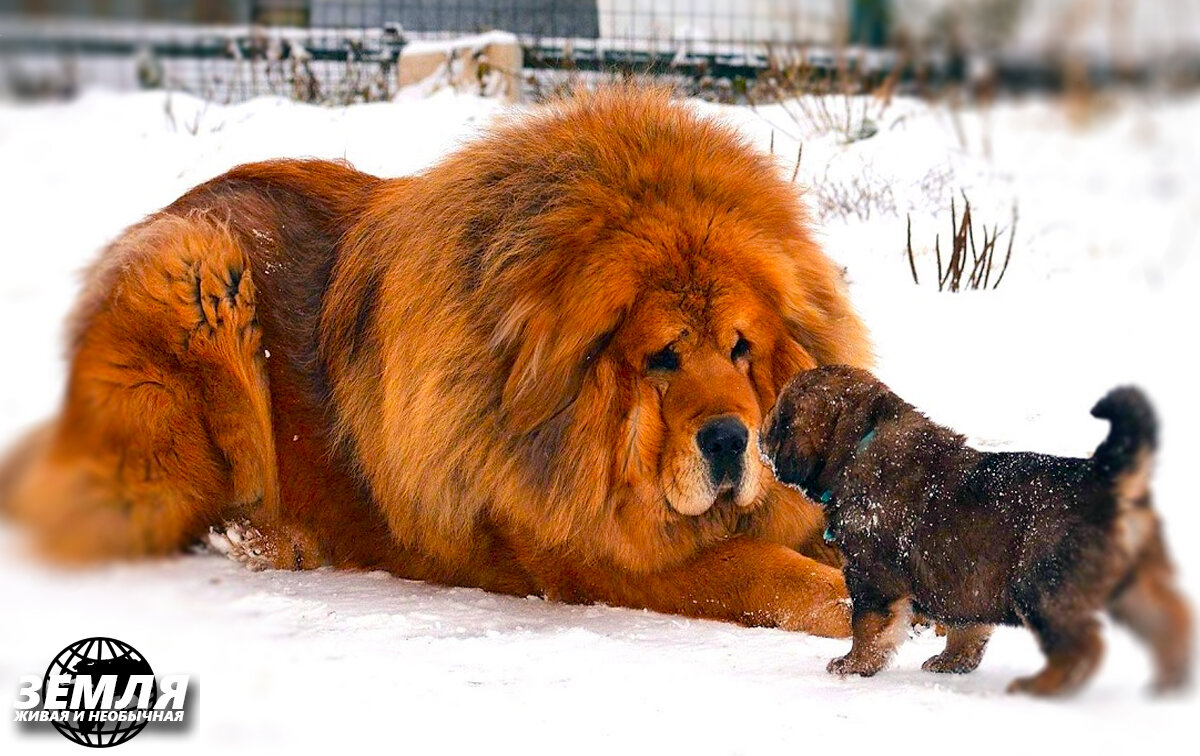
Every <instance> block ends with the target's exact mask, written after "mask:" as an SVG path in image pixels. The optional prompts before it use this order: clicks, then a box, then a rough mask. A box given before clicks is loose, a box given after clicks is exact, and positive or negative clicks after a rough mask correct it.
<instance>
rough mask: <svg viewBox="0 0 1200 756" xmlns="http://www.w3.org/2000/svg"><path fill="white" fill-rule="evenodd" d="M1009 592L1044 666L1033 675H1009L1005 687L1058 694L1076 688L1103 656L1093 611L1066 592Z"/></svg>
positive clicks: (1026, 588)
mask: <svg viewBox="0 0 1200 756" xmlns="http://www.w3.org/2000/svg"><path fill="white" fill-rule="evenodd" d="M1013 593H1014V599H1015V603H1016V609H1017V614H1018V616H1020V618H1021V620H1022V621H1023V622H1024V623H1025V626H1026V627H1028V628H1029V629H1030V630H1031V631H1032V632H1033V633H1034V635H1036V636H1037V639H1038V644H1039V645H1040V646H1041V649H1042V653H1044V654H1045V655H1046V666H1045V667H1044V668H1042V670H1041V671H1040V672H1038V673H1037V674H1036V675H1032V676H1030V677H1022V678H1018V679H1016V680H1013V681H1012V683H1010V684H1009V686H1008V692H1009V693H1029V694H1032V695H1035V696H1062V695H1067V694H1070V693H1073V692H1075V691H1077V690H1079V688H1081V687H1082V686H1083V684H1084V683H1086V682H1087V681H1088V680H1089V679H1090V678H1091V676H1092V675H1093V674H1094V673H1095V671H1096V668H1097V667H1099V666H1100V659H1101V658H1102V657H1103V656H1104V642H1103V640H1101V638H1100V623H1099V622H1098V621H1097V620H1096V617H1095V610H1094V609H1093V608H1092V607H1091V606H1090V605H1088V603H1087V602H1086V601H1085V600H1083V599H1084V597H1082V596H1078V595H1074V594H1072V593H1071V592H1070V591H1066V592H1056V591H1053V590H1044V589H1042V588H1040V587H1038V586H1017V587H1016V589H1015V590H1014V592H1013Z"/></svg>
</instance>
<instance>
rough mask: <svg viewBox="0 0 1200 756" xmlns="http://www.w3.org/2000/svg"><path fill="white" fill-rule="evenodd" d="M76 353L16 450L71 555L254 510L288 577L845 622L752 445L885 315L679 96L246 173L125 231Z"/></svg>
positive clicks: (43, 511)
mask: <svg viewBox="0 0 1200 756" xmlns="http://www.w3.org/2000/svg"><path fill="white" fill-rule="evenodd" d="M70 359H71V366H70V379H69V383H68V386H67V391H66V398H65V402H64V406H63V410H62V414H61V415H60V416H59V417H58V418H57V419H56V420H55V421H53V422H52V423H50V424H49V425H48V426H47V427H46V428H45V429H43V431H42V432H41V433H40V434H39V435H38V436H36V442H37V443H36V448H26V449H25V450H23V451H22V453H21V455H20V456H19V457H15V458H14V461H13V462H12V463H11V464H10V465H9V466H8V467H7V468H6V469H7V470H8V472H7V473H6V474H5V477H6V479H7V480H8V481H9V483H8V484H7V485H8V490H9V494H8V495H7V496H5V499H6V502H5V505H6V507H7V508H8V509H10V510H12V511H13V512H14V513H15V514H16V516H17V517H18V518H20V519H21V520H23V521H24V522H26V523H27V524H28V525H29V526H30V527H31V529H32V530H33V532H34V533H35V534H36V535H37V536H38V539H39V542H40V543H41V545H42V546H43V548H44V549H45V550H46V551H48V552H50V553H51V554H54V555H56V556H58V557H60V558H65V559H70V560H89V559H96V558H104V557H123V556H137V555H146V554H161V553H164V552H169V551H173V550H177V549H179V548H181V547H183V546H185V545H186V544H188V543H190V542H192V541H194V540H196V539H197V538H200V537H202V536H203V535H204V534H205V533H206V532H207V530H208V529H209V528H210V526H214V525H217V526H221V525H223V524H224V523H227V522H233V523H235V525H236V528H237V529H238V532H241V533H252V534H253V539H252V540H253V542H254V543H255V544H256V545H255V547H254V556H256V557H258V558H259V562H260V563H264V564H268V565H271V566H276V567H310V566H315V565H320V564H332V565H337V566H342V567H364V568H385V569H388V570H391V571H392V572H394V573H395V574H397V575H401V576H404V577H408V578H416V579H424V580H432V581H437V582H441V583H446V584H453V585H468V586H479V587H482V588H485V589H488V590H493V591H501V592H505V593H513V594H528V593H540V594H544V595H546V596H550V597H554V598H559V599H562V600H566V601H578V602H591V601H601V602H606V603H611V604H619V605H625V606H633V607H647V608H651V609H657V610H661V611H667V612H676V613H681V614H687V615H692V616H699V617H711V618H717V619H724V620H731V621H736V622H742V623H747V624H763V625H778V626H782V627H787V628H792V629H797V630H805V631H808V632H812V633H818V634H822V635H835V636H844V635H846V634H848V632H849V615H848V610H847V608H846V606H845V602H844V601H843V599H844V597H845V587H844V584H843V581H842V577H841V574H840V572H839V571H838V570H837V569H836V568H835V567H833V566H830V565H831V564H835V563H836V561H837V555H836V552H835V551H833V550H832V549H829V548H828V547H827V546H825V545H824V543H823V542H822V539H821V537H820V535H821V532H822V530H823V528H824V522H823V518H822V516H821V512H820V510H819V508H817V507H815V506H813V505H812V504H811V503H810V502H807V501H806V500H805V499H803V498H802V497H801V496H799V495H797V494H795V493H794V492H791V491H789V490H788V489H787V488H785V487H783V486H781V485H779V484H778V483H777V482H775V481H774V480H773V479H772V478H771V475H770V472H769V471H768V470H767V469H766V468H765V467H764V466H763V465H762V464H761V463H760V461H759V455H758V452H757V449H756V446H755V445H756V439H757V430H758V426H759V424H760V421H761V419H762V416H763V414H764V413H765V411H766V410H767V408H769V407H770V406H771V405H772V404H773V403H774V401H775V396H776V393H777V391H778V390H779V388H780V387H781V386H782V385H783V383H784V381H786V380H787V379H788V378H789V377H791V376H792V375H793V374H794V373H795V372H797V371H798V370H800V369H803V368H811V367H814V366H816V365H819V364H825V363H853V364H859V365H865V364H866V363H867V362H868V360H869V356H868V347H867V340H866V336H865V333H864V330H863V328H862V326H861V324H860V322H859V321H858V319H857V318H856V317H855V315H854V313H853V312H852V310H851V308H850V306H849V305H848V303H847V301H846V299H845V296H844V294H843V290H842V285H841V281H840V278H839V274H838V271H837V270H836V269H835V268H834V266H832V265H831V264H830V262H829V261H828V260H827V259H826V258H825V257H824V255H823V254H822V253H821V251H820V249H819V248H818V247H817V245H816V244H815V243H814V242H813V240H812V238H811V237H810V235H809V231H808V229H807V227H806V221H805V218H804V216H803V211H802V205H801V203H800V202H798V200H797V197H796V196H795V193H794V192H793V191H792V188H791V187H790V185H789V184H788V183H787V182H786V181H784V180H783V179H782V178H781V177H780V175H779V171H778V169H777V166H775V165H774V164H773V163H772V162H771V160H770V159H769V158H768V157H766V156H764V155H762V154H759V153H757V152H755V151H753V150H751V149H750V148H749V147H748V146H747V145H746V144H745V143H744V142H743V141H742V139H741V138H740V137H739V136H738V135H737V134H736V132H734V131H733V130H732V129H730V128H727V127H725V126H722V125H719V124H717V123H714V122H712V121H710V120H705V119H702V118H700V117H698V116H697V115H696V114H695V113H693V112H692V111H691V110H690V109H689V108H687V107H685V106H681V105H677V104H672V103H671V102H670V101H669V100H668V98H667V96H666V95H665V94H663V93H661V92H654V91H642V90H638V89H636V88H632V87H621V88H614V89H608V90H605V91H602V92H599V93H593V94H580V95H578V96H576V97H574V98H572V99H568V100H565V101H562V102H558V103H554V104H551V105H549V106H545V107H541V108H538V109H535V110H533V111H531V112H528V113H526V114H523V115H518V116H515V117H513V118H511V119H509V120H508V121H506V122H503V123H501V124H499V125H498V126H496V127H495V128H493V129H492V130H491V132H490V133H489V134H487V135H485V136H483V137H481V138H479V139H478V140H477V141H475V142H474V143H472V144H469V145H467V146H465V147H464V148H462V149H461V150H459V151H458V152H456V153H454V154H452V155H450V156H448V157H447V158H445V159H444V160H442V161H441V162H440V163H438V164H436V165H434V166H433V167H432V168H430V169H428V170H427V171H425V172H424V173H422V174H420V175H417V176H414V177H410V178H403V179H392V180H384V179H379V178H375V177H373V176H368V175H366V174H363V173H360V172H358V171H355V170H353V169H352V168H350V167H348V166H346V165H344V164H339V163H333V162H321V161H276V162H268V163H259V164H253V165H246V166H242V167H239V168H236V169H234V170H233V171H231V172H229V173H227V174H225V175H224V176H221V177H219V178H217V179H214V180H213V181H210V182H209V183H207V184H204V185H202V186H200V187H197V188H196V189H194V190H192V191H191V192H189V193H188V194H187V195H185V196H184V197H183V198H181V199H180V200H178V201H177V202H176V203H174V204H173V205H171V206H170V207H168V208H166V209H165V210H163V211H161V212H159V213H157V214H155V215H153V216H151V217H150V218H148V219H147V220H145V221H144V222H142V223H140V224H138V225H137V226H135V227H133V228H131V229H129V230H128V231H127V232H126V233H125V234H124V235H123V236H122V237H121V238H120V239H119V240H118V241H117V242H115V243H114V244H113V245H112V247H111V248H110V249H108V250H107V251H106V252H105V253H104V255H103V256H102V257H101V259H100V260H99V262H97V263H96V265H95V266H94V268H93V269H92V271H91V272H90V274H89V276H88V280H87V283H86V286H85V289H84V292H83V294H82V296H81V298H80V303H79V305H78V308H77V312H76V315H75V316H74V318H73V320H72V328H71V351H70ZM714 429H715V431H719V433H716V435H713V432H714ZM705 433H707V435H702V434H705ZM698 439H699V440H698ZM701 440H703V441H704V448H703V449H701V448H700V444H701ZM239 542H241V543H245V542H246V541H245V539H241V538H240V539H239ZM801 552H803V553H801ZM804 554H807V555H808V556H805V555H804ZM814 556H815V557H818V558H819V559H820V560H821V561H818V560H815V559H813V558H811V557H814Z"/></svg>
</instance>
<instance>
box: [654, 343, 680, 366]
mask: <svg viewBox="0 0 1200 756" xmlns="http://www.w3.org/2000/svg"><path fill="white" fill-rule="evenodd" d="M678 369H679V355H678V354H676V353H675V348H674V347H670V346H668V347H664V348H662V349H660V350H658V351H657V352H655V353H654V354H652V355H650V356H649V357H647V358H646V370H649V371H656V370H657V371H664V372H673V371H675V370H678Z"/></svg>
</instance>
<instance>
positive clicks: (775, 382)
mask: <svg viewBox="0 0 1200 756" xmlns="http://www.w3.org/2000/svg"><path fill="white" fill-rule="evenodd" d="M817 364H818V363H817V361H816V360H815V359H813V356H812V355H811V354H809V353H808V352H807V351H806V350H805V349H804V347H802V346H801V345H800V344H799V342H797V341H796V340H795V339H793V338H792V337H791V336H790V335H788V336H785V337H783V338H781V339H779V342H778V343H777V344H776V345H775V349H774V351H773V352H772V353H771V364H770V370H771V379H770V387H771V393H772V403H773V402H774V400H775V399H777V398H778V397H779V395H780V393H782V392H783V389H784V387H785V386H786V385H787V384H788V381H790V380H791V379H792V378H794V377H795V376H796V375H797V374H798V373H802V372H804V371H805V370H812V369H813V368H815V367H816V366H817Z"/></svg>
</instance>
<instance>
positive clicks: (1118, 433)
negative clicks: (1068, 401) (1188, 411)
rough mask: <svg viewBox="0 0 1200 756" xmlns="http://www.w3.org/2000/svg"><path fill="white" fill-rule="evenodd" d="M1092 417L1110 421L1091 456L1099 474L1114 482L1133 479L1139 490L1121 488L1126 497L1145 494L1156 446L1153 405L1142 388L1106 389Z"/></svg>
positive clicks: (1094, 408)
mask: <svg viewBox="0 0 1200 756" xmlns="http://www.w3.org/2000/svg"><path fill="white" fill-rule="evenodd" d="M1092 416H1093V417H1098V418H1100V419H1102V420H1107V421H1109V422H1110V423H1111V424H1112V428H1111V429H1109V432H1108V438H1106V439H1104V441H1102V442H1101V443H1100V446H1098V447H1096V453H1095V454H1094V455H1093V456H1092V459H1093V461H1094V462H1095V464H1096V469H1097V470H1098V471H1099V472H1100V474H1102V475H1104V476H1105V477H1107V478H1109V479H1110V480H1112V481H1114V482H1122V481H1125V482H1129V483H1133V482H1134V481H1135V480H1136V481H1137V483H1136V485H1135V487H1137V488H1140V489H1143V490H1139V491H1133V490H1130V491H1124V492H1123V493H1124V494H1125V495H1126V496H1128V497H1129V498H1141V497H1142V496H1144V495H1145V494H1146V493H1148V490H1147V489H1148V487H1149V470H1150V467H1151V464H1152V463H1153V458H1154V451H1155V449H1157V448H1158V420H1156V419H1155V416H1154V408H1153V407H1152V406H1150V400H1149V399H1147V398H1146V395H1145V394H1144V393H1142V391H1141V390H1140V389H1138V388H1135V387H1133V386H1122V387H1120V388H1115V389H1113V390H1112V391H1110V392H1108V394H1106V395H1105V397H1104V398H1103V399H1101V400H1100V401H1099V402H1097V403H1096V406H1095V407H1092Z"/></svg>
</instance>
